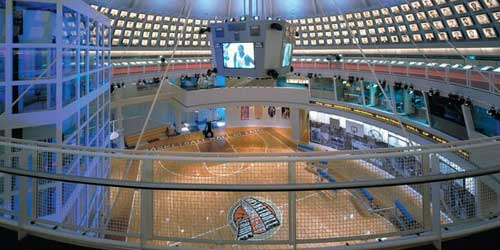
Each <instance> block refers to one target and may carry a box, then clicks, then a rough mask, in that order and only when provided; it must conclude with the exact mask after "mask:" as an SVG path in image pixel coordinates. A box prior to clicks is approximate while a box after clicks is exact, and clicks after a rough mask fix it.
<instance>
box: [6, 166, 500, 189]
mask: <svg viewBox="0 0 500 250" xmlns="http://www.w3.org/2000/svg"><path fill="white" fill-rule="evenodd" d="M0 173H5V174H11V175H16V176H24V177H31V178H39V179H46V180H52V181H61V182H71V183H77V184H89V185H98V186H106V187H119V188H133V189H142V190H176V191H213V192H214V191H224V192H263V191H265V192H290V191H320V190H340V189H356V188H374V187H391V186H401V185H412V184H413V185H414V184H423V183H434V182H442V181H450V180H456V179H464V178H470V177H478V176H485V175H492V174H498V173H500V165H499V166H495V167H489V168H484V169H476V170H470V171H465V172H457V173H451V174H444V175H442V174H439V175H426V176H416V177H407V178H396V179H373V180H357V181H348V182H335V183H312V184H237V185H235V184H194V183H158V182H144V181H127V180H117V179H104V178H93V177H83V176H68V175H62V174H51V173H43V172H33V171H29V170H24V169H19V168H7V167H0Z"/></svg>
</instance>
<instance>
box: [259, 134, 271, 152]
mask: <svg viewBox="0 0 500 250" xmlns="http://www.w3.org/2000/svg"><path fill="white" fill-rule="evenodd" d="M257 136H258V137H259V138H260V139H261V140H262V141H263V142H264V153H267V151H268V150H267V149H268V148H269V147H268V145H267V141H266V140H265V139H264V137H262V135H261V134H257Z"/></svg>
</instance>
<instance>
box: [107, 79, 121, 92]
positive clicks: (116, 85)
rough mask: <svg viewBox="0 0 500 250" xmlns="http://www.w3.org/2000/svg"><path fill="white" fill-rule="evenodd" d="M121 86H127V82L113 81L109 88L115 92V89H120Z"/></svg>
mask: <svg viewBox="0 0 500 250" xmlns="http://www.w3.org/2000/svg"><path fill="white" fill-rule="evenodd" d="M119 88H125V82H121V83H112V84H111V87H110V88H109V90H110V91H111V93H113V91H115V89H119Z"/></svg>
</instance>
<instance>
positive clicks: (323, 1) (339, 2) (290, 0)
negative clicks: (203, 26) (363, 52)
mask: <svg viewBox="0 0 500 250" xmlns="http://www.w3.org/2000/svg"><path fill="white" fill-rule="evenodd" d="M86 1H87V2H88V3H90V4H96V5H99V6H106V7H110V8H117V9H122V10H129V11H134V12H141V13H151V14H157V15H162V16H177V15H183V16H186V14H187V9H188V8H186V6H191V13H190V15H191V17H194V18H202V19H215V18H220V19H223V18H226V17H237V16H243V15H245V13H244V9H245V3H246V2H248V1H242V0H120V1H103V0H86ZM401 2H404V1H402V0H375V1H368V0H355V1H345V0H286V1H285V0H254V1H253V4H252V10H253V13H254V15H259V16H272V17H281V18H285V19H292V18H303V17H311V16H325V15H331V14H340V13H343V12H353V11H359V10H365V9H375V8H378V7H382V6H389V5H392V4H397V3H401ZM262 6H263V8H262ZM246 9H247V14H248V9H249V7H248V6H246ZM256 13H259V14H256Z"/></svg>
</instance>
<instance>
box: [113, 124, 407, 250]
mask: <svg viewBox="0 0 500 250" xmlns="http://www.w3.org/2000/svg"><path fill="white" fill-rule="evenodd" d="M215 135H216V137H218V139H214V140H203V138H202V135H201V133H193V134H189V135H182V136H177V137H173V138H167V139H163V140H160V141H157V142H154V143H151V144H149V145H147V146H146V148H150V149H151V148H154V149H155V150H165V151H188V152H294V151H295V150H296V144H295V143H294V142H293V141H292V140H291V139H290V138H291V130H290V129H278V128H260V127H259V128H256V127H250V128H249V127H245V128H227V129H225V130H217V131H216V133H215ZM186 142H191V143H186ZM349 166H350V167H349ZM328 168H334V167H332V166H329V167H328ZM329 171H331V173H333V174H334V175H336V177H337V178H338V179H339V180H352V179H355V178H356V177H357V175H356V173H357V172H359V173H362V174H361V175H360V176H361V177H363V178H370V177H376V178H380V177H379V176H376V173H370V172H369V171H364V170H363V166H362V165H360V164H357V163H353V162H351V163H345V164H342V167H341V168H338V169H331V170H329ZM154 178H155V182H171V183H218V184H222V183H224V184H277V183H288V171H287V164H286V163H224V162H207V163H205V162H169V161H155V162H154ZM296 181H297V182H298V183H312V182H315V181H316V176H315V175H314V174H313V173H311V172H309V171H307V170H306V165H305V163H298V164H297V170H296ZM387 191H390V192H391V196H395V197H396V198H401V197H399V196H403V198H404V197H406V195H404V192H401V190H399V189H398V188H393V189H392V190H381V191H380V194H379V193H377V192H378V191H377V190H375V191H374V192H376V194H375V195H376V197H382V196H383V192H387ZM122 193H123V195H126V196H130V195H131V193H130V192H122ZM132 193H133V198H130V197H129V198H128V199H124V198H121V197H118V198H116V200H117V201H118V202H117V204H116V205H115V207H114V209H117V210H119V211H127V210H128V211H129V212H130V221H129V224H128V232H130V233H133V232H139V230H140V215H141V211H140V192H138V191H135V192H132ZM400 193H403V194H402V195H399V196H398V194H400ZM115 195H116V194H115ZM288 195H289V194H288V193H282V192H264V193H245V192H193V191H189V192H188V191H155V192H154V202H153V206H154V214H153V216H154V225H153V229H154V234H155V236H160V237H172V238H192V239H211V240H216V239H217V240H220V239H222V240H234V239H235V237H236V236H235V233H234V232H233V230H232V228H231V226H230V225H229V223H228V216H229V215H228V213H229V211H230V208H231V207H232V206H233V205H234V204H235V203H237V202H238V201H239V200H240V199H242V198H244V197H246V196H253V197H258V198H263V199H265V200H268V201H271V202H272V203H273V204H274V206H275V207H277V208H278V209H279V211H280V216H281V222H282V223H281V227H280V228H279V229H278V230H277V231H276V232H275V233H274V234H273V235H272V236H270V238H269V239H270V240H286V239H288V234H289V232H288V221H289V220H288V216H289V215H288V207H287V206H288ZM120 198H121V199H120ZM392 198H394V197H391V199H392ZM120 200H127V201H128V202H126V203H123V204H120V202H119V201H120ZM131 200H132V201H131ZM388 203H389V201H388ZM296 204H297V218H296V220H297V236H298V238H299V239H321V238H334V237H350V236H359V235H369V234H377V233H389V232H395V231H397V229H396V228H395V227H394V226H393V224H392V223H390V222H389V221H388V220H387V219H385V218H383V217H381V216H379V215H375V214H368V213H366V211H361V210H360V206H359V204H357V202H356V200H355V199H353V195H352V194H351V193H350V192H348V191H338V192H331V191H322V192H297V194H296ZM123 206H124V207H123ZM412 210H413V209H412ZM120 214H123V212H122V213H120ZM127 240H128V241H132V242H134V241H137V240H138V239H136V238H132V237H130V238H128V239H127ZM155 243H156V244H160V245H170V246H188V245H193V244H194V243H193V244H191V243H190V244H186V243H182V245H181V243H179V242H175V241H161V242H155Z"/></svg>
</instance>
